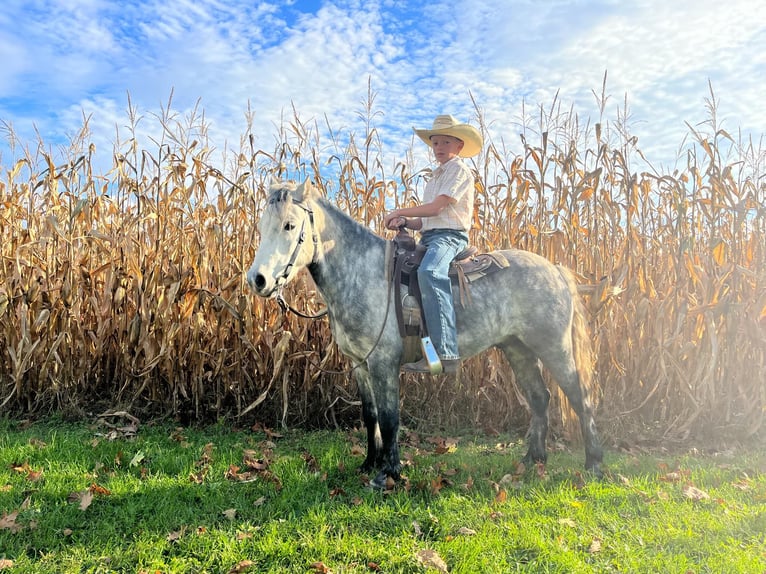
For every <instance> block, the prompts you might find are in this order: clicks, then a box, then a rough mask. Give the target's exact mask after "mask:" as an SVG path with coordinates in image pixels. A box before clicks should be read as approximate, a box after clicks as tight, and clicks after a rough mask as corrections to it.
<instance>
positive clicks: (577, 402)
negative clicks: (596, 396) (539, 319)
mask: <svg viewBox="0 0 766 574" xmlns="http://www.w3.org/2000/svg"><path fill="white" fill-rule="evenodd" d="M542 360H543V363H544V364H545V366H546V367H547V368H548V370H549V371H550V372H551V374H552V375H553V378H554V379H556V382H557V383H558V385H559V387H561V390H562V391H564V394H565V395H566V397H567V399H568V400H569V406H571V407H572V410H574V412H575V413H576V414H577V417H578V418H579V420H580V429H581V431H582V436H583V441H584V442H585V468H586V469H588V470H591V471H593V472H594V473H596V474H597V475H601V461H602V459H603V457H604V454H603V449H602V447H601V440H600V439H599V437H598V432H597V430H596V420H595V417H594V415H593V406H592V404H591V402H590V397H589V396H588V389H587V388H586V386H585V385H583V384H582V381H581V380H580V375H579V374H578V372H577V366H576V364H575V360H574V357H573V354H572V351H571V350H570V348H568V347H567V346H566V345H565V346H563V347H561V348H560V349H554V348H551V349H549V350H548V352H546V356H545V357H543V358H542Z"/></svg>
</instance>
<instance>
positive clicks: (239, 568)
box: [228, 560, 255, 574]
mask: <svg viewBox="0 0 766 574" xmlns="http://www.w3.org/2000/svg"><path fill="white" fill-rule="evenodd" d="M254 564H255V562H253V561H252V560H240V561H239V562H237V563H236V564H235V565H234V566H232V567H231V568H230V569H229V572H228V574H241V573H242V572H244V571H245V570H247V569H248V568H250V567H251V566H253V565H254Z"/></svg>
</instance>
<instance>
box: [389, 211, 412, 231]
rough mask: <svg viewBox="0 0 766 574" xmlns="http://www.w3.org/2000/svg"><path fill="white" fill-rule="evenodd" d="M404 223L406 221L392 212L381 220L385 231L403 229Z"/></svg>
mask: <svg viewBox="0 0 766 574" xmlns="http://www.w3.org/2000/svg"><path fill="white" fill-rule="evenodd" d="M406 223H407V219H406V218H404V217H402V216H401V215H396V212H394V211H392V212H391V213H387V214H386V215H385V217H384V218H383V225H385V227H386V229H399V228H400V227H404V226H405V224H406Z"/></svg>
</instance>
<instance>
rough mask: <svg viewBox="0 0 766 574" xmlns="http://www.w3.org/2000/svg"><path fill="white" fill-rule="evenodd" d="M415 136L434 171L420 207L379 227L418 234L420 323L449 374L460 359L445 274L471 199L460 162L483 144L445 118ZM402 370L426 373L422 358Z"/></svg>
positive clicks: (468, 176) (397, 213)
mask: <svg viewBox="0 0 766 574" xmlns="http://www.w3.org/2000/svg"><path fill="white" fill-rule="evenodd" d="M415 133H416V134H417V135H418V137H420V139H422V140H423V141H424V142H425V143H426V144H427V145H428V146H430V147H431V148H432V149H433V153H434V156H435V157H436V161H438V162H439V167H437V168H436V169H435V170H434V172H433V177H432V178H431V179H430V180H429V181H428V183H427V184H426V187H425V190H424V192H423V203H422V204H421V205H418V206H415V207H404V208H401V209H395V210H393V211H391V212H389V213H387V214H386V215H385V217H384V220H383V223H384V225H385V226H386V227H387V228H388V229H398V228H399V227H402V226H404V227H407V228H409V229H414V230H419V231H420V243H421V244H422V245H424V246H425V247H426V253H425V255H424V256H423V261H422V262H421V264H420V267H419V268H418V281H419V284H420V292H421V298H422V300H423V314H424V315H425V317H424V319H425V323H426V326H427V327H428V334H429V335H430V337H431V340H432V341H433V344H434V347H435V349H436V352H437V353H438V354H439V359H440V361H441V365H442V370H443V371H444V372H445V373H454V372H456V371H457V368H458V366H459V364H460V354H459V352H458V346H457V329H456V325H455V308H454V305H453V302H452V285H451V282H450V279H449V276H448V273H449V266H450V263H451V262H452V260H453V259H454V258H455V256H456V255H457V254H458V253H460V251H462V250H463V249H465V247H466V245H468V230H469V229H470V228H471V221H472V216H473V198H474V177H473V174H472V172H471V170H470V168H469V167H468V165H466V163H465V162H464V161H463V159H462V158H464V157H473V156H475V155H476V154H478V153H479V152H480V151H481V148H482V145H483V140H482V137H481V134H480V133H479V131H478V130H477V129H476V128H474V127H473V126H471V125H469V124H461V123H459V122H458V121H457V120H456V119H455V118H454V117H452V116H449V115H441V116H437V117H436V119H435V120H434V122H433V126H432V128H431V129H430V130H426V129H415ZM402 370H404V371H408V372H413V373H430V372H431V369H430V368H429V366H428V362H427V361H426V360H425V358H423V359H421V360H420V361H418V362H416V363H407V364H405V365H403V366H402Z"/></svg>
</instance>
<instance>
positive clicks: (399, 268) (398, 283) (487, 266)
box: [388, 227, 508, 337]
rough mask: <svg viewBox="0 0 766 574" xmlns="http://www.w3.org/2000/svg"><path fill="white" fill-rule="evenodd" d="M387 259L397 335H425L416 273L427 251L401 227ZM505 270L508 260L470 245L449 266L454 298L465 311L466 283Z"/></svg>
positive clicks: (467, 286)
mask: <svg viewBox="0 0 766 574" xmlns="http://www.w3.org/2000/svg"><path fill="white" fill-rule="evenodd" d="M391 244H392V247H393V248H392V249H391V252H392V253H391V256H390V259H389V262H388V263H389V269H390V272H389V273H390V275H389V280H390V281H392V282H393V287H394V306H395V310H396V320H397V322H398V324H399V333H400V334H401V336H402V337H409V336H420V337H423V336H425V335H426V334H427V328H426V325H425V321H424V320H423V319H422V317H423V313H422V302H421V297H420V286H419V284H418V274H417V270H418V267H419V266H420V262H421V261H422V260H423V255H424V254H425V252H426V248H425V247H423V246H422V245H418V244H416V243H415V239H414V237H413V236H412V235H411V234H410V233H408V232H407V231H406V230H405V229H404V228H403V227H402V228H400V229H399V232H398V233H397V234H396V236H395V237H394V239H393V241H392V242H391ZM505 267H508V261H507V260H506V259H505V257H503V256H502V255H500V254H499V253H482V254H479V250H478V249H477V248H476V247H474V246H469V247H467V248H466V249H464V250H463V251H461V252H460V253H458V254H457V256H456V257H455V259H453V261H452V263H451V264H450V269H449V277H450V279H451V280H452V293H453V297H454V298H455V299H457V300H458V301H459V303H460V305H461V306H462V307H463V308H465V307H467V306H468V305H470V303H471V292H470V290H469V284H470V283H471V282H472V281H475V280H476V279H478V278H480V277H484V276H485V275H489V274H490V273H494V272H495V271H498V270H499V269H503V268H505Z"/></svg>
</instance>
